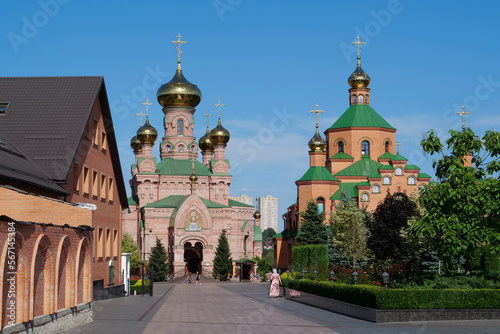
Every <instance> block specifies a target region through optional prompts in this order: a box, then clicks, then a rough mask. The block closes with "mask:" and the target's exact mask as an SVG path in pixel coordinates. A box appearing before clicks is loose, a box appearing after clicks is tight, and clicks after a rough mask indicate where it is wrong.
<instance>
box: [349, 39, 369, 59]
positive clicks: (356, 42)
mask: <svg viewBox="0 0 500 334" xmlns="http://www.w3.org/2000/svg"><path fill="white" fill-rule="evenodd" d="M352 44H354V45H356V44H357V46H356V47H357V48H358V57H359V54H360V53H361V51H360V50H359V46H360V45H364V44H366V43H365V42H360V41H359V36H358V40H357V41H354V42H352Z"/></svg>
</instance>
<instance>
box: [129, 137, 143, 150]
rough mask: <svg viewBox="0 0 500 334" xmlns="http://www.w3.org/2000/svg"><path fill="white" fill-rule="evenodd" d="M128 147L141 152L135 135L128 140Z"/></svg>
mask: <svg viewBox="0 0 500 334" xmlns="http://www.w3.org/2000/svg"><path fill="white" fill-rule="evenodd" d="M130 147H132V149H133V150H134V152H136V151H137V152H141V151H142V145H141V142H140V140H139V139H137V136H133V137H132V139H131V140H130Z"/></svg>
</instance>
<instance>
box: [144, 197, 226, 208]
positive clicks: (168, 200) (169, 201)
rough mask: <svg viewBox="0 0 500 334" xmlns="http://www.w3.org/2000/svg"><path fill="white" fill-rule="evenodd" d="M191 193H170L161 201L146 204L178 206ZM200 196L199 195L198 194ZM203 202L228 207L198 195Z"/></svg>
mask: <svg viewBox="0 0 500 334" xmlns="http://www.w3.org/2000/svg"><path fill="white" fill-rule="evenodd" d="M188 196H190V195H170V196H167V197H165V198H162V199H161V200H159V201H156V202H153V203H148V204H146V206H145V207H146V208H177V207H178V206H179V205H180V204H182V202H184V200H185V199H186V198H187V197H188ZM196 196H198V195H196ZM198 197H199V198H200V199H201V201H202V202H203V204H205V206H206V207H207V208H227V207H228V206H227V205H224V204H220V203H217V202H213V201H209V200H208V199H205V198H203V197H200V196H198Z"/></svg>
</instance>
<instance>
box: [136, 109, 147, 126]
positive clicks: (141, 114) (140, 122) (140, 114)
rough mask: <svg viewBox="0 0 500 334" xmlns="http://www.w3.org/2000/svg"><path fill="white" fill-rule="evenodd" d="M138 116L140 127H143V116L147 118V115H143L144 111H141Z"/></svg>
mask: <svg viewBox="0 0 500 334" xmlns="http://www.w3.org/2000/svg"><path fill="white" fill-rule="evenodd" d="M136 115H137V116H140V119H139V126H142V116H146V114H143V113H142V109H141V111H140V112H139V113H138V114H136Z"/></svg>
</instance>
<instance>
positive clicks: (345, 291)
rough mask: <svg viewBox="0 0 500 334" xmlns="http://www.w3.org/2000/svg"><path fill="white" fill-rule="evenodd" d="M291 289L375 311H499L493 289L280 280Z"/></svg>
mask: <svg viewBox="0 0 500 334" xmlns="http://www.w3.org/2000/svg"><path fill="white" fill-rule="evenodd" d="M283 285H284V286H287V287H289V288H291V289H295V290H299V291H303V292H306V293H311V294H315V295H318V296H323V297H327V298H332V299H335V300H339V301H343V302H347V303H351V304H356V305H360V306H366V307H371V308H376V309H500V290H497V289H441V290H439V289H389V290H385V289H382V288H380V287H376V286H368V285H352V284H342V283H333V284H332V283H330V282H315V281H313V280H308V279H303V280H296V279H295V280H287V279H284V280H283Z"/></svg>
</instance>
